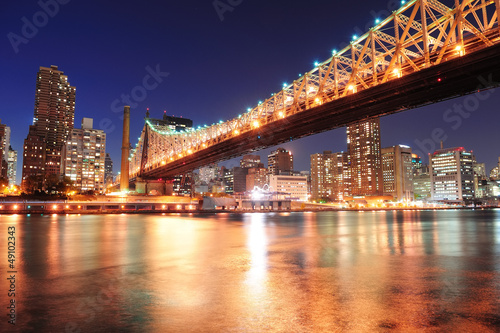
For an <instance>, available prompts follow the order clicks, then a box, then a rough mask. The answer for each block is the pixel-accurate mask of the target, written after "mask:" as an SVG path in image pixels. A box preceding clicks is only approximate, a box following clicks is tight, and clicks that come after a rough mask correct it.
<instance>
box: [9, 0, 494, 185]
mask: <svg viewBox="0 0 500 333" xmlns="http://www.w3.org/2000/svg"><path fill="white" fill-rule="evenodd" d="M44 1H45V2H47V3H51V4H53V3H56V2H55V0H48V1H46V0H42V1H41V2H44ZM59 2H60V3H59ZM59 2H57V4H58V7H59V8H55V7H54V6H53V5H51V6H49V9H50V11H51V14H52V15H51V16H49V15H45V14H41V13H40V12H41V11H42V7H41V6H40V4H39V3H38V2H37V1H25V0H21V1H4V2H2V4H1V5H0V31H1V35H2V39H1V41H2V42H1V47H0V56H1V60H2V61H1V62H0V73H1V80H0V92H1V98H0V118H1V119H2V123H4V124H7V125H8V126H10V127H11V129H12V142H11V145H12V147H13V148H14V149H15V150H18V154H19V160H18V176H17V180H18V182H20V180H21V166H22V145H23V140H24V139H25V138H26V136H27V134H28V126H29V125H30V124H32V121H33V108H34V97H35V78H36V73H37V71H38V68H39V67H40V66H45V67H49V66H50V65H57V66H59V69H60V70H62V71H64V72H65V74H66V75H68V79H69V82H70V83H71V85H73V86H75V87H76V112H75V127H77V128H80V123H81V119H82V117H90V118H94V128H98V129H104V130H105V131H106V133H107V140H108V141H107V147H106V150H107V152H109V153H110V154H111V157H112V159H113V161H114V170H115V172H117V171H118V170H119V161H120V145H121V126H122V122H121V120H120V115H121V113H120V112H121V111H122V110H123V105H124V104H126V103H124V102H122V101H121V96H122V95H131V92H133V91H135V92H138V91H139V90H140V89H138V88H137V87H142V86H144V83H143V79H144V77H145V76H146V75H147V74H148V73H149V71H159V72H160V74H159V75H158V80H157V81H156V82H155V81H154V80H151V81H148V87H149V88H150V89H151V90H147V94H146V96H144V95H141V94H136V95H135V96H136V97H137V98H133V97H131V102H132V103H131V105H132V113H131V117H132V119H131V142H132V144H133V145H135V143H136V142H137V138H138V137H139V135H140V131H141V129H142V127H143V124H144V121H143V118H144V115H145V111H146V108H147V107H149V108H150V112H151V116H152V117H155V116H157V117H161V116H162V114H163V110H166V111H167V114H169V115H175V116H182V117H185V118H190V119H192V120H193V121H194V125H195V126H198V125H204V124H207V125H210V124H212V123H214V122H218V121H219V120H226V119H229V118H233V117H235V116H237V115H238V114H240V113H242V112H244V111H245V110H246V109H247V108H248V107H253V106H255V105H256V104H257V102H258V101H259V100H264V99H265V98H267V97H269V96H270V95H271V94H272V93H275V92H278V91H279V90H280V89H281V87H282V84H283V82H292V81H293V80H294V79H296V78H298V74H299V73H305V72H307V71H309V70H310V69H312V67H313V64H314V62H315V61H324V60H326V59H327V58H329V56H330V55H331V52H332V50H333V49H341V48H342V47H343V46H344V45H345V43H346V42H348V41H350V40H351V38H352V35H353V34H358V35H360V34H361V32H364V31H366V30H367V29H368V28H369V27H370V26H371V25H372V24H373V22H374V20H375V18H385V17H386V16H387V15H388V13H389V12H390V11H392V10H394V9H395V8H396V7H395V4H396V1H393V0H390V1H387V0H370V1H365V2H364V3H365V5H362V2H360V1H332V0H328V1H327V0H308V1H302V2H298V1H289V0H287V1H285V0H273V1H263V0H253V1H251V0H242V1H241V0H222V1H220V3H226V4H227V3H232V4H236V6H231V10H232V11H229V10H228V11H225V12H224V13H218V12H217V11H216V9H215V8H214V5H213V1H211V0H206V1H201V0H183V1H149V0H148V1H81V0H71V1H68V0H59ZM61 3H63V4H61ZM397 3H399V1H398V2H397ZM219 14H220V15H219ZM46 18H47V19H46ZM45 19H46V20H45ZM25 22H29V24H33V22H35V23H37V24H38V26H39V27H37V28H36V29H37V31H33V30H30V29H27V28H24V33H25V36H23V26H25V25H26V23H25ZM14 35H17V36H20V37H22V38H24V40H23V41H22V42H20V43H18V44H17V45H16V44H15V43H14V45H13V43H11V41H10V40H9V36H10V37H11V39H12V36H14ZM25 37H26V38H25ZM167 73H168V74H167ZM142 91H144V90H142ZM481 97H482V98H481V99H482V100H480V99H478V98H477V97H476V96H475V95H470V96H468V97H463V98H459V99H454V100H450V101H446V102H442V103H439V104H434V105H432V106H428V107H424V108H419V109H415V110H410V111H406V112H403V113H399V114H396V115H392V116H387V117H383V118H382V119H381V137H382V147H386V146H392V145H395V144H406V145H409V146H411V147H412V148H413V149H414V150H418V151H419V152H421V153H428V152H431V151H433V149H434V148H437V146H434V147H433V146H431V145H429V144H427V145H420V146H421V147H419V144H418V142H423V141H425V140H426V142H427V143H429V139H430V138H431V134H432V132H433V130H434V129H436V128H441V129H442V130H443V131H444V133H445V135H446V136H447V139H446V140H445V142H444V145H445V146H446V147H454V146H464V147H465V148H466V149H469V150H473V151H474V153H475V155H476V158H477V160H478V161H479V162H485V163H486V167H487V171H488V172H489V170H490V169H491V168H492V167H494V166H495V164H496V162H497V161H498V156H500V149H499V147H498V142H499V141H500V140H499V139H500V131H499V130H498V127H499V126H498V125H499V123H500V122H499V121H500V113H499V112H498V111H499V105H500V88H498V89H496V90H490V91H488V92H483V93H482V96H481ZM454 105H465V106H467V107H468V109H470V110H473V112H470V113H466V114H465V115H466V116H468V115H469V114H470V116H468V118H465V117H466V116H460V117H459V118H458V119H457V118H455V120H454V121H446V120H445V119H444V116H445V115H446V114H447V110H449V109H453V107H454ZM282 146H283V147H285V148H287V149H289V150H291V151H292V153H293V154H294V159H295V169H296V170H309V168H310V166H309V155H310V154H313V153H319V152H322V151H323V150H332V151H334V152H335V151H342V150H345V149H346V133H345V128H340V129H337V130H333V131H330V132H326V133H323V134H318V135H314V136H311V137H308V138H305V139H301V140H298V141H294V142H291V143H287V144H284V145H282ZM272 149H273V148H270V149H266V150H262V151H260V152H259V154H260V155H261V156H264V157H265V156H267V154H268V153H269V152H270V151H271V150H272ZM265 160H266V162H267V158H265ZM237 164H238V160H231V161H227V162H225V163H224V165H226V166H235V165H237Z"/></svg>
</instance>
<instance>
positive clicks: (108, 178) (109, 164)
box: [104, 153, 114, 186]
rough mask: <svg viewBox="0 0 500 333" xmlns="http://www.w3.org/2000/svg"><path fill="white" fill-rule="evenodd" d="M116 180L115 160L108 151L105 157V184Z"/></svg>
mask: <svg viewBox="0 0 500 333" xmlns="http://www.w3.org/2000/svg"><path fill="white" fill-rule="evenodd" d="M113 181H114V175H113V160H112V159H111V156H109V154H108V153H106V157H105V158H104V184H105V185H106V186H107V185H111V184H113Z"/></svg>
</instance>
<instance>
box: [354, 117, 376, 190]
mask: <svg viewBox="0 0 500 333" xmlns="http://www.w3.org/2000/svg"><path fill="white" fill-rule="evenodd" d="M347 153H348V158H349V169H350V173H351V175H350V181H351V194H352V195H353V196H366V195H381V194H382V192H383V177H382V157H381V147H380V120H379V118H375V119H370V120H367V121H363V122H357V123H354V124H351V125H349V126H347Z"/></svg>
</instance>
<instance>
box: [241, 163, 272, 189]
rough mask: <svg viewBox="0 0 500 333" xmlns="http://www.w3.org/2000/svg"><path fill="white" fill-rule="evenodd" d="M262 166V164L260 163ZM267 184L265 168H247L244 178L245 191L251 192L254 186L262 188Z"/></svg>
mask: <svg viewBox="0 0 500 333" xmlns="http://www.w3.org/2000/svg"><path fill="white" fill-rule="evenodd" d="M261 165H262V163H261ZM266 183H267V168H264V167H263V166H262V167H255V168H249V169H248V174H247V176H246V189H247V191H252V190H253V189H254V187H255V186H258V187H259V188H263V187H264V185H266Z"/></svg>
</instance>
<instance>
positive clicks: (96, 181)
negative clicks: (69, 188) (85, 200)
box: [63, 118, 106, 192]
mask: <svg viewBox="0 0 500 333" xmlns="http://www.w3.org/2000/svg"><path fill="white" fill-rule="evenodd" d="M92 127H93V120H92V119H91V118H83V120H82V128H81V129H78V128H74V129H72V130H71V133H70V135H69V136H68V141H67V144H66V149H65V158H64V163H63V167H64V173H65V176H66V177H69V178H70V179H71V181H72V182H73V185H74V186H75V187H76V188H77V189H78V190H79V191H82V192H85V191H97V192H102V191H103V190H104V172H105V170H104V166H105V150H106V134H105V133H104V131H102V130H97V129H93V128H92Z"/></svg>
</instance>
